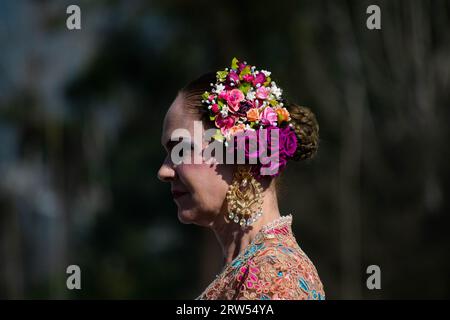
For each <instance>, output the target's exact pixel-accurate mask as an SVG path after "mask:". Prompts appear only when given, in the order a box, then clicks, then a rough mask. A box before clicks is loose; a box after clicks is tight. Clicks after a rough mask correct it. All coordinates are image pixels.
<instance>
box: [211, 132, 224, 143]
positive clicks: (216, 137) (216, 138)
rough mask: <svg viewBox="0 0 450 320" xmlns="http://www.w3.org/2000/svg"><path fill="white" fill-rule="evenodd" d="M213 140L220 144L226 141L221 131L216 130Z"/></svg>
mask: <svg viewBox="0 0 450 320" xmlns="http://www.w3.org/2000/svg"><path fill="white" fill-rule="evenodd" d="M213 138H214V139H215V140H217V141H220V142H223V140H224V136H223V134H222V132H221V131H220V130H219V129H217V130H216V133H215V134H214V135H213Z"/></svg>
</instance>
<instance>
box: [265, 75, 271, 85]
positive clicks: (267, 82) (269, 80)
mask: <svg viewBox="0 0 450 320" xmlns="http://www.w3.org/2000/svg"><path fill="white" fill-rule="evenodd" d="M271 81H272V79H271V78H270V77H267V78H266V82H264V86H265V87H267V86H268V85H269V84H270V82H271Z"/></svg>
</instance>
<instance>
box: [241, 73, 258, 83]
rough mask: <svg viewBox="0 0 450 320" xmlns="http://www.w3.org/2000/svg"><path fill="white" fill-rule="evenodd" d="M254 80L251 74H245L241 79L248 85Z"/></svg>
mask: <svg viewBox="0 0 450 320" xmlns="http://www.w3.org/2000/svg"><path fill="white" fill-rule="evenodd" d="M254 79H255V77H253V75H251V74H246V75H244V76H243V77H242V80H244V81H246V82H249V83H253V80H254Z"/></svg>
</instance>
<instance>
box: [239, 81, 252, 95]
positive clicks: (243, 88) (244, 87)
mask: <svg viewBox="0 0 450 320" xmlns="http://www.w3.org/2000/svg"><path fill="white" fill-rule="evenodd" d="M250 87H251V86H250V83H247V82H244V83H243V84H241V85H240V86H239V90H241V91H242V93H244V95H246V94H247V92H248V91H249V90H250Z"/></svg>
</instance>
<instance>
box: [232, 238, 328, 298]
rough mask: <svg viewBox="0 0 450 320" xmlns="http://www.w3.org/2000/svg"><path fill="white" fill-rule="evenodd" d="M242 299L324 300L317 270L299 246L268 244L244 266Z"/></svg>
mask: <svg viewBox="0 0 450 320" xmlns="http://www.w3.org/2000/svg"><path fill="white" fill-rule="evenodd" d="M239 279H240V280H241V281H240V282H241V283H240V290H239V291H240V294H239V296H238V299H252V300H253V299H286V300H303V299H324V298H325V294H324V291H323V286H322V283H321V281H320V278H319V276H318V274H317V270H316V268H315V267H314V265H313V263H312V262H311V261H310V259H309V258H308V257H307V256H306V254H305V253H304V252H303V251H302V250H301V249H300V248H299V247H298V246H290V245H286V244H285V243H277V242H274V243H268V244H266V245H265V246H264V248H262V250H259V251H258V252H257V253H256V254H255V255H254V256H253V257H251V259H249V260H248V261H247V262H246V263H245V265H244V266H243V267H241V269H240V277H239Z"/></svg>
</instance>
